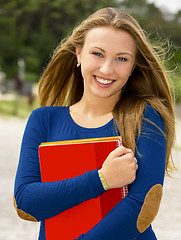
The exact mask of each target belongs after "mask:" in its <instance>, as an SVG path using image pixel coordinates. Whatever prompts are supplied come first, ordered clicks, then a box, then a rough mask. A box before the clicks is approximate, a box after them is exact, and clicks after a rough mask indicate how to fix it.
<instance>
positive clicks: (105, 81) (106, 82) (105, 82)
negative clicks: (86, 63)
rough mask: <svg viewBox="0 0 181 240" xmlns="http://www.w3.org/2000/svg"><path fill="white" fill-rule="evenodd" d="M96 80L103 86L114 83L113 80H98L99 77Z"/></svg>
mask: <svg viewBox="0 0 181 240" xmlns="http://www.w3.org/2000/svg"><path fill="white" fill-rule="evenodd" d="M96 80H97V81H98V82H100V83H103V84H109V83H112V82H113V80H105V79H101V78H97V77H96Z"/></svg>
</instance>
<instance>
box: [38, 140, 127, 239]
mask: <svg viewBox="0 0 181 240" xmlns="http://www.w3.org/2000/svg"><path fill="white" fill-rule="evenodd" d="M119 145H120V137H108V138H95V139H83V140H82V139H80V140H72V141H62V142H51V143H42V144H41V145H40V147H39V158H40V168H41V177H42V182H51V181H59V180H64V179H67V178H73V177H76V176H79V175H81V174H84V173H85V172H86V171H91V170H94V169H100V168H101V166H102V164H103V162H104V161H105V159H106V158H107V156H108V155H109V153H110V152H111V151H113V150H114V149H115V148H116V147H118V146H119ZM126 195H127V187H123V188H119V189H110V190H107V191H105V192H104V193H103V194H102V195H101V196H100V197H98V198H96V199H90V200H88V201H85V202H83V203H81V204H79V205H78V206H75V207H73V208H71V209H68V210H66V211H64V212H62V213H60V214H59V215H57V216H55V217H52V218H49V219H47V220H45V234H46V240H55V239H63V240H73V239H76V238H78V237H79V236H80V235H81V234H82V233H86V232H88V231H89V230H90V229H91V228H92V227H94V226H95V225H96V224H97V223H98V222H99V221H100V220H101V219H102V218H103V217H104V216H105V215H106V214H107V213H108V212H109V211H110V210H111V209H112V208H113V207H114V206H115V205H116V204H117V203H118V202H119V201H121V200H122V199H123V198H124V197H125V196H126Z"/></svg>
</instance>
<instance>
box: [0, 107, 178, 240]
mask: <svg viewBox="0 0 181 240" xmlns="http://www.w3.org/2000/svg"><path fill="white" fill-rule="evenodd" d="M177 110H178V113H177V116H178V117H177V133H178V134H177V136H178V137H177V141H176V146H177V150H176V151H174V153H173V155H174V160H175V161H176V162H177V163H178V164H179V160H180V161H181V141H180V140H181V135H180V134H181V116H180V115H179V114H181V111H179V108H178V109H176V111H177ZM25 124H26V121H25V120H19V119H12V118H11V119H0V240H24V239H26V240H36V239H37V236H38V230H39V223H31V222H27V221H24V220H21V219H20V218H18V217H17V215H16V213H15V210H14V208H13V184H14V177H15V172H16V168H17V163H18V156H19V149H20V142H21V138H22V134H23V131H24V127H25ZM179 149H180V150H179ZM180 165H181V163H180ZM180 201H181V175H179V174H178V175H177V176H176V178H175V179H170V178H166V180H165V188H164V196H163V200H162V203H161V208H160V211H159V214H158V216H157V218H156V219H155V221H154V224H153V227H154V229H155V232H156V234H157V236H158V239H159V240H179V239H181V203H180ZM110 240H111V239H110ZM145 240H146V239H145Z"/></svg>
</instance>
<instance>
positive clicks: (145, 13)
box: [0, 0, 181, 240]
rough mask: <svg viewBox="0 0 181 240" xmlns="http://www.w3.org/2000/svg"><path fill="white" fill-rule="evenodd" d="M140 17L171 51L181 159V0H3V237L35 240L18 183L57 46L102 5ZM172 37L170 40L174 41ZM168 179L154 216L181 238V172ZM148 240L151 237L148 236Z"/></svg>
mask: <svg viewBox="0 0 181 240" xmlns="http://www.w3.org/2000/svg"><path fill="white" fill-rule="evenodd" d="M107 6H111V7H118V8H121V9H123V10H126V11H128V12H129V13H130V14H131V15H132V16H134V17H135V18H136V19H137V20H138V22H139V23H140V25H141V26H142V27H143V29H144V30H145V31H147V33H148V34H149V37H150V40H151V41H153V42H155V43H158V42H159V44H160V45H162V43H163V44H164V46H165V47H167V49H169V51H168V52H167V55H166V61H165V64H166V66H167V69H168V71H169V72H170V77H171V81H172V83H173V86H174V89H175V94H176V106H175V113H176V127H177V136H176V144H175V148H174V150H173V158H174V161H175V162H176V164H177V166H178V168H179V164H180V163H179V159H181V1H180V0H172V1H165V0H79V1H78V0H51V1H49V0H38V1H37V0H0V219H1V220H0V239H2V240H16V239H18V240H21V239H25V238H26V240H33V239H37V236H38V228H39V224H38V223H30V222H26V221H23V220H21V219H19V218H18V217H17V216H16V213H15V211H14V209H13V202H12V196H13V184H14V177H15V172H16V168H17V164H18V155H19V150H20V144H21V139H22V135H23V131H24V128H25V125H26V121H27V118H28V116H29V114H30V113H31V111H32V110H33V109H35V108H37V107H38V99H37V91H38V88H37V85H38V81H39V79H40V76H41V73H42V71H43V69H44V68H45V67H46V65H47V63H48V61H49V59H50V57H51V54H52V53H53V50H54V49H55V48H56V46H57V44H58V43H59V42H60V41H61V40H62V39H63V38H65V37H66V36H67V35H69V33H70V32H71V30H72V29H73V28H74V27H75V26H76V25H78V24H79V23H80V22H81V21H82V20H83V19H84V18H86V17H87V16H88V15H90V14H91V13H92V12H94V11H95V10H97V9H100V8H102V7H107ZM168 42H169V44H168ZM179 171H180V170H179ZM179 171H178V172H177V174H175V176H174V178H173V179H171V178H166V180H165V188H164V197H163V200H162V204H161V208H160V212H159V214H158V217H157V218H156V220H155V221H154V224H153V225H154V228H155V231H156V233H157V236H158V239H159V240H170V239H171V240H176V239H177V240H178V239H181V228H180V226H181V204H180V203H179V201H180V199H181V190H180V189H181V188H180V185H181V179H180V178H181V177H180V173H179ZM145 240H146V239H145Z"/></svg>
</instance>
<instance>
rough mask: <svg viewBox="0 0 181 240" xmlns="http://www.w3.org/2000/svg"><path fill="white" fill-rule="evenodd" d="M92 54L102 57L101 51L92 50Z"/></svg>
mask: <svg viewBox="0 0 181 240" xmlns="http://www.w3.org/2000/svg"><path fill="white" fill-rule="evenodd" d="M92 54H93V55H95V56H97V57H103V55H102V54H101V53H98V52H93V53H92Z"/></svg>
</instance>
